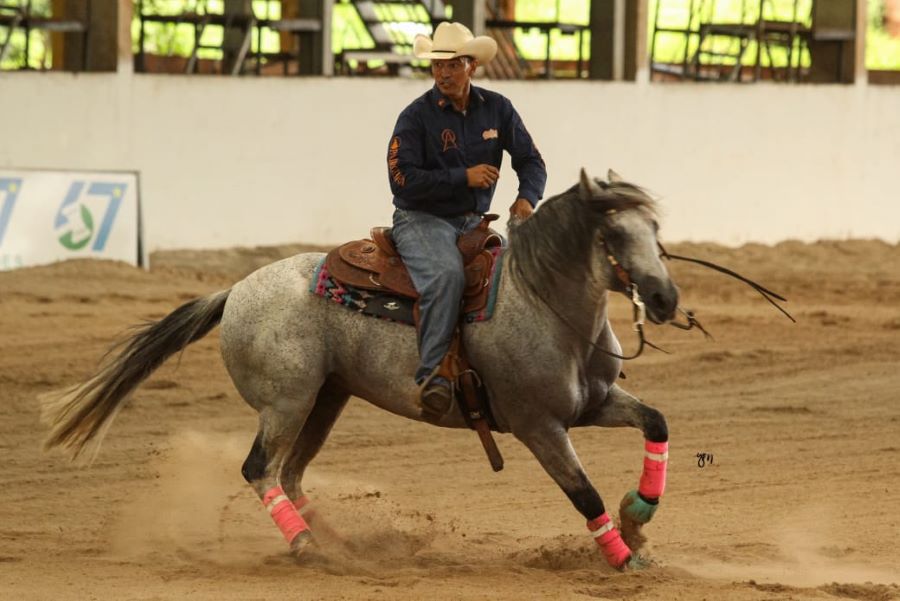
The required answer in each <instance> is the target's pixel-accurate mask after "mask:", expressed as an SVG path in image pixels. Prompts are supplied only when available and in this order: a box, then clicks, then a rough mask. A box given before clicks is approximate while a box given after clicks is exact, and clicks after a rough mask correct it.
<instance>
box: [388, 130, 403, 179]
mask: <svg viewBox="0 0 900 601" xmlns="http://www.w3.org/2000/svg"><path fill="white" fill-rule="evenodd" d="M399 153H400V136H394V139H393V140H391V147H390V152H389V153H388V169H389V170H390V172H391V179H392V180H394V183H396V184H397V185H398V186H400V187H403V186H405V185H406V176H405V175H403V172H401V171H400V167H399V162H400V159H398V158H397V155H398V154H399Z"/></svg>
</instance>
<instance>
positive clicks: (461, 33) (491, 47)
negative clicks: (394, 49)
mask: <svg viewBox="0 0 900 601" xmlns="http://www.w3.org/2000/svg"><path fill="white" fill-rule="evenodd" d="M413 54H415V55H416V58H430V59H435V58H436V59H439V60H443V59H448V58H455V57H457V56H473V57H475V60H477V61H478V62H479V63H481V64H482V65H483V64H485V63H488V62H490V60H491V59H492V58H494V55H496V54H497V42H495V41H494V39H493V38H489V37H488V36H486V35H480V36H478V37H477V38H476V37H474V36H473V35H472V32H471V31H469V28H468V27H466V26H465V25H462V24H461V23H448V22H446V21H444V22H443V23H441V24H440V25H438V26H437V28H436V29H435V30H434V39H433V40H432V38H429V37H428V36H426V35H422V34H421V33H420V34H419V35H417V36H416V41H415V43H414V44H413Z"/></svg>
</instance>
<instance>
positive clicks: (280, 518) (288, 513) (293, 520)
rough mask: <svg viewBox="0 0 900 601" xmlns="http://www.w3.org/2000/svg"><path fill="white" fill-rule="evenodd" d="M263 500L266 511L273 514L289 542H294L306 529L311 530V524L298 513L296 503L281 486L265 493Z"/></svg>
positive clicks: (273, 518)
mask: <svg viewBox="0 0 900 601" xmlns="http://www.w3.org/2000/svg"><path fill="white" fill-rule="evenodd" d="M262 501H263V505H264V506H265V508H266V511H268V512H269V515H271V516H272V520H273V521H274V522H275V525H276V526H278V529H279V530H281V534H282V535H284V539H285V540H286V541H287V542H288V543H291V542H293V540H294V539H295V538H297V535H298V534H300V533H301V532H303V531H304V530H309V524H307V523H306V520H304V519H303V518H302V517H301V516H300V514H299V513H297V510H296V509H294V504H293V503H291V500H290V499H288V498H287V495H285V494H284V490H282V488H281V487H280V486H276V487H274V488H271V489H269V491H268V492H267V493H266V494H265V495H263V500H262Z"/></svg>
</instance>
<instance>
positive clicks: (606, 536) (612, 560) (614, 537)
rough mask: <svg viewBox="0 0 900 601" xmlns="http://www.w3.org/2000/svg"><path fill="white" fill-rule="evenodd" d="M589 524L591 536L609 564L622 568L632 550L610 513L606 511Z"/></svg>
mask: <svg viewBox="0 0 900 601" xmlns="http://www.w3.org/2000/svg"><path fill="white" fill-rule="evenodd" d="M587 526H588V530H590V531H591V536H593V537H594V540H595V541H596V542H597V544H598V545H600V550H601V551H602V552H603V556H604V557H606V561H607V562H609V565H611V566H612V567H614V568H621V567H622V566H623V565H624V564H625V562H626V561H628V559H629V558H630V557H631V550H630V549H629V548H628V545H626V544H625V541H623V540H622V535H621V534H619V531H618V530H617V529H616V527H615V525H614V524H613V523H612V520H611V519H610V518H609V514H608V513H606V512H605V511H604V512H603V515H601V516H600V517H598V518H594V519H593V520H591V521H590V522H588V523H587Z"/></svg>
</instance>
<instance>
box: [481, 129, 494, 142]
mask: <svg viewBox="0 0 900 601" xmlns="http://www.w3.org/2000/svg"><path fill="white" fill-rule="evenodd" d="M481 137H482V138H484V139H485V140H491V139H494V138H497V137H498V134H497V130H496V129H486V130H484V133H482V134H481Z"/></svg>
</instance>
